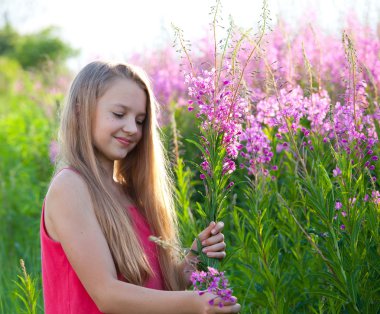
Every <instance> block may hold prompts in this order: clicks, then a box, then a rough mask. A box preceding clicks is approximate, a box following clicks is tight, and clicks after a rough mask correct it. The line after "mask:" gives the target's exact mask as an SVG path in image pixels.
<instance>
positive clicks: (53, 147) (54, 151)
mask: <svg viewBox="0 0 380 314" xmlns="http://www.w3.org/2000/svg"><path fill="white" fill-rule="evenodd" d="M58 153H59V146H58V143H57V141H51V142H50V144H49V158H50V162H51V163H52V164H54V163H55V160H56V159H57V155H58Z"/></svg>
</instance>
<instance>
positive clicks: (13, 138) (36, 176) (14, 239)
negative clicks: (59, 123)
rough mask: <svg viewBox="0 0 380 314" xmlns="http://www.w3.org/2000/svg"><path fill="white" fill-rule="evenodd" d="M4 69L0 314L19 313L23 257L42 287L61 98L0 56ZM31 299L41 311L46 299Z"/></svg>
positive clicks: (0, 97) (0, 138) (0, 96)
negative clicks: (42, 223)
mask: <svg viewBox="0 0 380 314" xmlns="http://www.w3.org/2000/svg"><path fill="white" fill-rule="evenodd" d="M0 65H1V66H0V81H3V82H6V86H5V88H4V89H3V88H2V87H3V86H1V88H0V143H1V144H0V177H1V181H0V204H1V206H0V242H1V246H0V264H1V272H0V313H20V311H19V310H18V307H19V302H18V301H17V298H16V299H15V298H14V293H13V287H12V285H10V283H11V282H13V281H14V280H15V279H16V278H17V275H18V268H17V267H16V265H17V264H18V261H19V260H20V258H22V259H23V260H25V262H26V263H27V264H28V265H29V270H30V271H31V272H32V273H33V274H36V275H35V279H34V280H33V285H34V286H35V288H36V291H38V290H40V289H41V283H40V277H39V276H38V274H40V269H41V265H40V245H39V220H40V213H41V205H42V201H43V197H44V194H45V192H46V188H47V184H48V182H49V178H50V176H51V172H52V169H53V168H52V165H51V163H50V161H49V152H48V147H49V144H50V141H51V139H52V138H53V136H54V133H55V130H56V121H55V115H50V113H51V112H54V111H55V105H56V103H55V101H57V100H58V99H55V97H53V96H52V95H47V94H46V91H45V88H46V89H47V88H48V86H44V85H43V83H42V81H43V78H42V77H39V76H37V75H36V74H32V73H30V72H27V71H24V70H23V69H22V68H21V67H20V65H19V64H18V63H17V62H16V61H11V60H9V59H6V58H0ZM36 84H41V88H40V89H37V88H36ZM20 86H21V87H22V88H20ZM20 280H21V279H20ZM25 280H26V279H25ZM26 283H27V281H25V284H26ZM20 284H21V285H22V284H23V283H22V282H21V283H20ZM19 288H20V287H19ZM29 288H30V286H29ZM29 288H28V289H29ZM25 289H26V288H25ZM29 292H30V293H31V291H29ZM29 292H28V293H29ZM19 294H20V295H21V296H22V294H21V292H20V291H19ZM24 297H25V296H24ZM33 298H34V299H33V300H34V301H33V302H34V303H35V302H37V304H38V306H37V309H38V308H42V296H41V295H40V294H36V295H34V296H33ZM32 308H35V305H33V307H32ZM39 312H40V311H39Z"/></svg>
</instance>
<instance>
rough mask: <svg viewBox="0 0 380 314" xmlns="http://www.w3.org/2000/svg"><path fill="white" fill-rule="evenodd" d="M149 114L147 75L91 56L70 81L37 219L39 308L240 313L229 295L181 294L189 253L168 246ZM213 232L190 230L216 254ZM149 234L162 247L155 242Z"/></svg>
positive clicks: (168, 223) (217, 236)
mask: <svg viewBox="0 0 380 314" xmlns="http://www.w3.org/2000/svg"><path fill="white" fill-rule="evenodd" d="M155 111H156V101H155V99H154V96H153V94H152V91H151V88H150V85H149V83H148V79H147V77H146V75H145V74H144V73H143V72H142V71H141V70H139V69H137V68H134V67H132V66H130V65H127V64H111V63H105V62H93V63H90V64H88V65H87V66H86V67H84V68H83V69H82V70H81V71H80V73H79V74H78V75H77V77H76V78H75V79H74V81H73V83H72V86H71V88H70V92H69V95H68V99H67V101H66V104H65V107H64V109H63V112H62V118H61V125H60V131H59V143H60V152H59V156H58V158H59V163H58V166H57V171H56V173H55V176H54V178H53V179H52V182H51V184H50V187H49V190H48V192H47V195H46V198H45V201H44V205H43V209H42V217H41V250H42V278H43V294H44V303H45V313H46V314H60V313H62V314H67V313H75V314H81V313H83V314H84V313H86V314H92V313H102V312H103V313H157V314H159V313H165V314H170V313H176V314H180V313H237V312H239V310H240V305H239V304H237V303H236V302H235V303H225V304H224V306H223V307H219V306H218V304H219V303H220V302H221V301H220V300H218V298H216V296H215V295H213V294H210V293H205V294H203V295H201V296H200V295H198V293H197V292H194V291H184V289H186V287H188V286H189V285H190V281H189V275H190V274H191V265H190V264H191V263H190V262H189V261H190V260H191V259H194V256H192V255H191V254H190V255H188V256H187V258H185V260H183V261H180V259H179V256H178V255H177V253H176V252H177V251H176V250H175V249H173V248H175V247H179V243H178V242H179V241H178V233H177V226H176V219H175V211H174V208H173V200H172V196H171V188H170V187H171V186H170V180H169V178H168V176H167V174H166V166H167V162H166V160H165V158H164V154H163V150H162V145H161V142H160V139H159V134H158V131H157V128H156V124H157V122H156V113H155ZM222 229H223V223H221V222H219V223H215V222H211V223H210V225H209V226H208V227H207V228H206V229H205V230H203V231H202V232H201V233H200V234H199V239H200V240H201V241H202V245H203V246H204V248H203V249H204V250H205V251H206V252H208V253H207V254H208V255H209V256H210V257H214V258H223V257H224V256H225V243H224V240H223V234H222V233H221V231H222ZM150 235H154V236H157V237H160V238H162V239H163V240H165V241H166V242H167V243H168V244H170V246H169V247H167V248H165V249H163V248H162V247H157V246H156V245H155V244H154V243H153V242H151V241H149V240H148V237H149V236H150ZM196 246H197V244H196V241H194V243H193V245H192V248H193V249H196ZM189 270H190V271H189ZM179 290H183V291H179ZM211 299H215V300H214V305H210V304H209V301H210V300H211Z"/></svg>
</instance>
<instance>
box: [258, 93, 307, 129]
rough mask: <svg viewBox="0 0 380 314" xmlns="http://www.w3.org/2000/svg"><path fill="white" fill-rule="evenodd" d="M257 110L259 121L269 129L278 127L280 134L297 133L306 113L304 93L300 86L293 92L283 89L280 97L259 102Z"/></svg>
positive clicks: (271, 97)
mask: <svg viewBox="0 0 380 314" xmlns="http://www.w3.org/2000/svg"><path fill="white" fill-rule="evenodd" d="M256 110H257V116H256V118H257V121H259V122H261V123H264V124H266V125H268V126H269V127H278V132H279V133H288V132H289V131H294V132H295V131H297V130H298V129H299V128H300V120H301V118H302V117H303V116H304V115H305V113H306V111H305V102H304V97H303V91H302V89H301V87H299V86H296V87H295V88H293V89H292V90H291V91H288V89H284V88H283V89H281V90H280V91H279V95H278V96H277V95H275V96H270V97H268V98H267V99H265V100H262V101H260V102H258V104H257V106H256ZM289 129H290V130H289Z"/></svg>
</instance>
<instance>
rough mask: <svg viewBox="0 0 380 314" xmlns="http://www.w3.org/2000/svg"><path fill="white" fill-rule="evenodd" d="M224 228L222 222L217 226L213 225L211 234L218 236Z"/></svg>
mask: <svg viewBox="0 0 380 314" xmlns="http://www.w3.org/2000/svg"><path fill="white" fill-rule="evenodd" d="M223 228H224V222H223V221H219V222H218V223H217V224H215V226H214V228H213V229H212V230H211V234H213V235H214V234H218V233H219V232H221V231H222V230H223Z"/></svg>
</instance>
